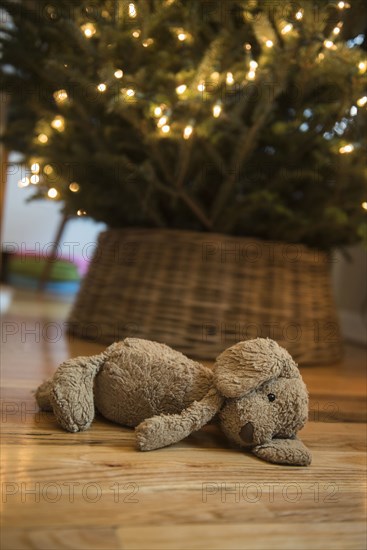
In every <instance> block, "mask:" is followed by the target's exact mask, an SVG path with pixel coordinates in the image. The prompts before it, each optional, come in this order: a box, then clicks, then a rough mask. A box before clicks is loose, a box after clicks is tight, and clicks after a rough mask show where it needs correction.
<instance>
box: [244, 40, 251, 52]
mask: <svg viewBox="0 0 367 550" xmlns="http://www.w3.org/2000/svg"><path fill="white" fill-rule="evenodd" d="M251 47H252V46H251V44H249V43H248V42H247V43H246V44H245V50H246V51H247V52H249V51H250V50H251Z"/></svg>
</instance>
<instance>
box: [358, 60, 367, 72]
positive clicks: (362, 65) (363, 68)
mask: <svg viewBox="0 0 367 550" xmlns="http://www.w3.org/2000/svg"><path fill="white" fill-rule="evenodd" d="M358 69H359V72H360V73H361V74H363V73H365V72H366V69H367V65H366V63H365V62H364V61H360V62H359V63H358Z"/></svg>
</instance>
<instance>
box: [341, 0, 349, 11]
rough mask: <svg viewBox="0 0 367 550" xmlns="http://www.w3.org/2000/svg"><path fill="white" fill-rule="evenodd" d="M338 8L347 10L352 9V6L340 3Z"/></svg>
mask: <svg viewBox="0 0 367 550" xmlns="http://www.w3.org/2000/svg"><path fill="white" fill-rule="evenodd" d="M338 8H339V9H340V10H346V9H348V8H350V4H348V3H347V2H338Z"/></svg>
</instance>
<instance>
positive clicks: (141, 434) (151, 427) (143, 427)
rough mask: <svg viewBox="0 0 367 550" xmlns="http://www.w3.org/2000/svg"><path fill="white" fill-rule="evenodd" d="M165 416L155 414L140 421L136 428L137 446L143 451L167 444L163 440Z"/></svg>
mask: <svg viewBox="0 0 367 550" xmlns="http://www.w3.org/2000/svg"><path fill="white" fill-rule="evenodd" d="M163 432H164V430H163V418H162V417H161V416H153V417H152V418H148V419H146V420H143V422H140V424H139V425H138V426H137V427H136V428H135V434H136V442H137V446H138V448H139V449H140V450H141V451H152V450H153V449H159V448H160V447H164V446H165V445H167V443H165V442H164V441H163V440H162V436H163Z"/></svg>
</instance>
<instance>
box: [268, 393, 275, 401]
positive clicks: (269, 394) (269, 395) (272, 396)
mask: <svg viewBox="0 0 367 550" xmlns="http://www.w3.org/2000/svg"><path fill="white" fill-rule="evenodd" d="M268 399H269V401H275V395H274V394H273V393H268Z"/></svg>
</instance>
